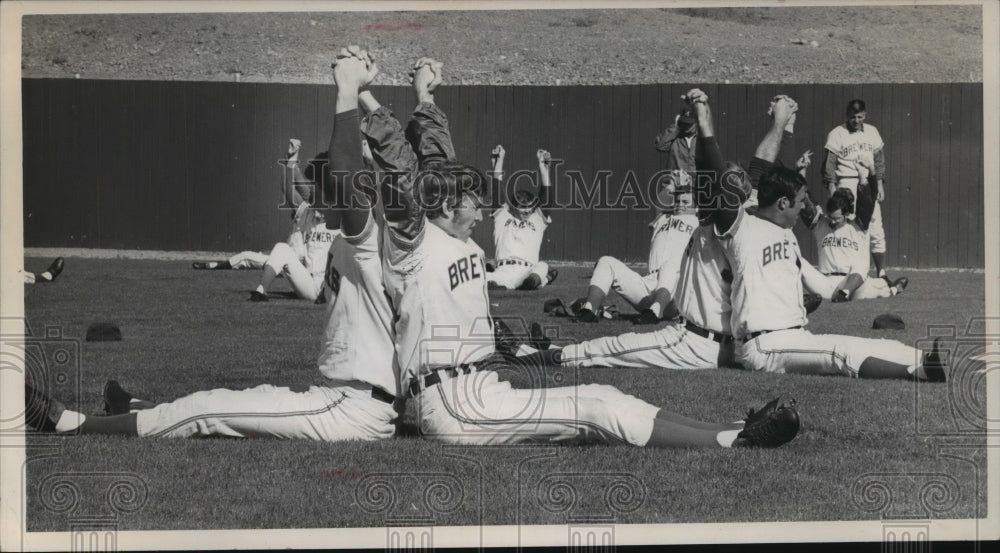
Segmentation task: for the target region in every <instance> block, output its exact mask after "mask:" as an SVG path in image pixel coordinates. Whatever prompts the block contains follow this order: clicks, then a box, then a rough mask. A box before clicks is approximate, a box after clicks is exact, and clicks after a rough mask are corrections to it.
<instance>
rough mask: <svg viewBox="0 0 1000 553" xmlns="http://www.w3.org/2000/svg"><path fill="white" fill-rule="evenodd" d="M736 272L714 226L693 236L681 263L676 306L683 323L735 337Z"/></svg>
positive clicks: (708, 226) (699, 230)
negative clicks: (733, 294) (733, 297)
mask: <svg viewBox="0 0 1000 553" xmlns="http://www.w3.org/2000/svg"><path fill="white" fill-rule="evenodd" d="M732 280H733V271H732V270H731V269H730V267H729V260H728V259H726V254H725V252H724V251H723V250H722V244H721V243H720V242H719V239H718V238H716V236H715V229H714V227H713V226H712V225H711V224H708V225H701V226H699V227H698V228H696V229H695V230H694V232H693V233H692V234H691V240H690V241H689V242H688V246H687V249H686V250H684V256H683V258H682V260H681V269H680V278H679V279H678V281H677V288H676V289H675V290H674V294H673V298H674V303H675V304H676V305H677V309H678V311H680V314H681V316H682V317H684V319H686V320H688V321H691V322H692V323H694V324H696V325H698V326H700V327H702V328H705V329H708V330H711V331H713V332H722V333H725V334H732V327H731V325H730V318H731V317H732V311H733V310H732V304H731V303H730V294H731V292H732V285H731V284H732Z"/></svg>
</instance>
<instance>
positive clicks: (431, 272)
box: [362, 103, 659, 445]
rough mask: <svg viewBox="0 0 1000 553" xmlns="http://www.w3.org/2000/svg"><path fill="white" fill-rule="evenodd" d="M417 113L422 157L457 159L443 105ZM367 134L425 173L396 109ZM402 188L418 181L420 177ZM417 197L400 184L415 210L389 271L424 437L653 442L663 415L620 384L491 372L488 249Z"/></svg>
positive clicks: (394, 162) (367, 126)
mask: <svg viewBox="0 0 1000 553" xmlns="http://www.w3.org/2000/svg"><path fill="white" fill-rule="evenodd" d="M413 119H414V122H415V123H419V127H418V129H419V130H420V131H421V132H422V133H423V134H421V136H420V141H419V145H418V146H417V152H419V153H420V155H421V156H422V158H423V159H426V158H427V157H428V156H431V155H434V156H437V157H441V158H447V157H449V156H448V154H449V153H450V152H453V151H454V150H453V148H452V147H451V137H450V134H449V133H448V129H447V118H446V117H445V116H444V114H443V113H442V112H441V111H440V110H439V109H438V108H437V106H435V105H433V104H427V103H421V104H419V105H418V106H417V108H416V109H415V110H414V115H413ZM415 127H416V125H415ZM411 128H413V127H411ZM362 132H363V133H364V134H365V135H366V136H367V138H368V140H369V144H370V145H371V146H372V152H373V154H374V155H375V158H376V159H386V160H387V161H386V164H387V166H389V167H393V168H398V167H408V169H409V171H415V170H416V161H415V156H413V155H411V154H408V153H406V154H402V155H401V154H399V151H401V150H402V148H403V147H404V145H405V144H406V139H405V137H404V136H403V133H402V130H401V127H400V125H399V123H398V121H396V120H395V118H394V117H393V116H392V114H391V113H390V112H389V111H388V110H387V109H385V108H380V109H379V110H376V111H375V112H372V113H370V114H368V115H367V116H366V117H365V121H364V123H363V124H362ZM428 134H430V135H433V136H432V137H430V138H431V140H428V136H427V135H428ZM402 184H403V186H404V187H405V186H407V185H408V186H410V187H412V186H413V180H412V179H410V180H405V179H404V180H403V182H402ZM383 192H385V188H383ZM412 193H413V192H412V190H407V189H405V188H402V189H400V195H401V196H402V197H401V198H400V199H401V200H403V201H405V202H407V203H408V205H409V206H410V207H411V209H408V210H407V211H406V219H405V220H403V221H397V222H396V223H389V224H388V232H389V235H390V239H389V240H387V241H386V242H385V244H384V246H385V250H384V260H385V263H384V269H385V282H386V288H387V290H388V292H389V294H390V296H391V297H392V300H393V305H394V306H396V309H397V312H398V314H399V319H398V321H397V324H396V333H397V340H396V351H397V357H398V359H399V363H400V368H401V371H402V384H403V389H408V388H409V387H410V386H411V385H412V386H413V388H412V391H413V392H414V393H415V394H416V396H415V397H416V401H417V406H418V418H419V424H420V430H421V432H422V434H423V435H424V436H427V437H429V438H432V439H435V440H440V441H444V442H449V443H458V444H505V443H522V442H539V441H552V442H562V441H598V442H621V441H625V442H628V443H632V444H636V445H644V444H645V443H646V442H647V441H648V440H649V438H650V436H651V434H652V430H653V421H654V419H655V416H656V413H657V412H658V411H659V409H658V408H657V407H655V406H652V405H650V404H648V403H646V402H644V401H642V400H639V399H637V398H634V397H631V396H627V395H625V394H623V393H621V392H620V391H618V390H616V389H614V388H613V387H611V386H599V385H592V386H575V387H566V388H555V389H534V390H530V389H529V390H515V389H513V388H511V386H510V384H509V383H507V382H501V381H500V380H499V377H498V374H497V373H496V372H494V371H492V370H489V368H488V366H489V365H490V364H491V363H492V362H494V361H495V360H496V356H495V355H493V354H494V343H493V329H492V319H491V317H490V312H489V297H488V295H487V284H486V271H485V262H484V259H483V252H482V250H481V249H480V248H479V246H477V245H476V243H475V242H474V241H472V240H471V239H468V240H465V241H462V240H459V239H457V238H454V237H452V236H450V235H448V234H447V233H445V232H444V231H443V230H442V229H440V228H438V227H437V226H436V225H435V224H433V223H429V222H428V221H427V219H426V218H425V216H424V215H423V213H421V212H420V211H419V210H416V209H412V208H413V207H415V206H414V205H413V203H414V199H413V197H412ZM386 197H387V195H386V194H385V193H384V194H383V199H385V198H386ZM397 225H398V226H397ZM403 228H405V229H406V231H405V232H402V231H400V230H399V229H403Z"/></svg>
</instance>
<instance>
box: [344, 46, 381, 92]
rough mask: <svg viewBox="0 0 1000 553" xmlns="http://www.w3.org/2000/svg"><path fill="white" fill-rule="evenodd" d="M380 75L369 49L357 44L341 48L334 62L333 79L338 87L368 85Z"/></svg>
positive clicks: (359, 87) (362, 86) (358, 87)
mask: <svg viewBox="0 0 1000 553" xmlns="http://www.w3.org/2000/svg"><path fill="white" fill-rule="evenodd" d="M375 75H378V66H377V65H375V61H374V60H372V57H371V55H370V54H369V53H368V51H367V50H362V49H361V48H359V47H358V46H357V45H353V44H352V45H351V46H348V47H347V48H341V49H340V52H339V53H337V59H336V61H334V62H333V80H334V82H335V83H337V86H338V87H346V88H357V89H358V90H360V89H362V88H364V87H366V86H368V85H369V84H371V82H372V81H373V80H374V79H375Z"/></svg>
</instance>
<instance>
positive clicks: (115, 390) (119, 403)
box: [101, 380, 132, 415]
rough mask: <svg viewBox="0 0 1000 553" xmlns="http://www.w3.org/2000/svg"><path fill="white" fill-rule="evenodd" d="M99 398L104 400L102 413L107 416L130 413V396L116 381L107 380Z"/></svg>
mask: <svg viewBox="0 0 1000 553" xmlns="http://www.w3.org/2000/svg"><path fill="white" fill-rule="evenodd" d="M101 397H102V398H104V413H105V414H107V415H124V414H126V413H128V412H129V411H130V409H129V406H130V404H131V402H132V394H130V393H128V392H126V391H125V389H124V388H122V387H121V384H118V381H117V380H109V381H107V383H105V384H104V390H103V391H102V392H101Z"/></svg>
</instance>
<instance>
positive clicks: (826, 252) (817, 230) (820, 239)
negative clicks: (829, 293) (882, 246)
mask: <svg viewBox="0 0 1000 553" xmlns="http://www.w3.org/2000/svg"><path fill="white" fill-rule="evenodd" d="M813 235H814V236H815V237H816V248H817V250H819V262H818V263H817V264H816V268H817V269H819V272H821V273H823V274H827V275H828V274H830V273H844V274H848V275H849V274H851V273H858V274H860V275H862V276H864V275H867V274H868V268H869V266H870V263H871V246H870V243H869V239H868V233H867V232H865V231H863V230H861V227H859V226H858V223H857V222H855V221H846V222H845V223H844V224H843V225H841V227H840V228H839V229H834V228H833V227H832V226H830V220H829V219H827V218H826V217H825V216H823V217H820V218H819V220H818V221H817V222H816V226H815V227H814V228H813Z"/></svg>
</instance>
